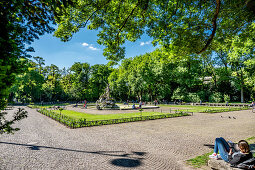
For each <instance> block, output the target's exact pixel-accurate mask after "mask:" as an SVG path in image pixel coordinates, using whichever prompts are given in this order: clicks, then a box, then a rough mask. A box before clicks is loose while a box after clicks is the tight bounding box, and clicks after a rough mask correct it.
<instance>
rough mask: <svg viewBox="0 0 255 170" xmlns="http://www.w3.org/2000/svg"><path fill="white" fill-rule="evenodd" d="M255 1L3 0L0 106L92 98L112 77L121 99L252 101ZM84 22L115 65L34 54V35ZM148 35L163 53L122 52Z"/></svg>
mask: <svg viewBox="0 0 255 170" xmlns="http://www.w3.org/2000/svg"><path fill="white" fill-rule="evenodd" d="M254 6H255V4H254V1H252V0H245V1H239V0H234V1H233V0H231V1H230V0H224V1H223V0H215V1H203V0H197V1H178V0H174V1H164V0H160V1H158V0H157V1H153V0H138V1H109V0H99V1H91V0H86V1H79V0H62V1H52V0H38V1H28V0H22V1H8V2H7V1H4V2H1V25H3V26H4V27H2V28H1V32H2V33H3V35H4V36H1V50H0V51H1V62H0V64H1V72H2V74H1V75H0V80H1V87H2V88H1V93H0V95H1V96H0V99H1V103H0V104H1V108H3V107H4V106H5V105H6V101H7V99H8V100H9V101H12V100H14V99H16V101H19V102H41V101H67V100H72V101H79V100H84V99H87V100H90V101H94V100H96V99H97V98H98V97H99V95H100V94H101V93H102V92H103V89H104V88H105V86H106V84H110V88H111V90H112V95H113V97H115V98H116V99H117V100H144V101H152V100H155V99H157V100H167V101H173V100H177V99H179V100H182V101H186V102H195V101H199V100H202V101H211V102H220V101H223V100H224V99H225V101H227V100H231V101H241V102H245V101H250V100H253V98H254V47H253V46H254V35H255V34H254V16H255V15H254V11H255V8H254ZM54 25H57V27H53V26H54ZM82 28H86V29H90V30H98V31H99V33H98V44H100V45H103V46H104V47H105V48H104V53H103V54H104V56H106V58H107V59H108V60H110V61H109V63H108V64H106V65H89V64H88V63H75V64H74V65H73V66H72V67H70V68H61V69H60V68H58V67H57V66H56V65H54V63H53V64H52V65H50V66H45V65H44V61H43V58H40V56H39V57H37V58H34V59H33V60H31V59H32V58H31V55H30V53H29V52H32V51H33V48H32V47H29V44H30V43H31V42H33V41H34V39H38V38H39V36H41V35H43V34H44V33H52V32H53V31H54V30H55V33H54V35H55V36H56V37H58V38H60V40H62V41H70V40H71V38H72V36H73V34H75V33H76V32H78V31H79V30H80V29H82ZM143 34H147V35H148V36H150V37H152V38H153V41H152V44H153V45H155V46H157V47H158V48H157V50H156V51H154V52H152V53H148V54H144V55H142V56H134V57H133V58H128V59H124V57H125V47H124V44H125V42H126V41H131V42H134V41H136V40H138V39H139V38H140V37H141V36H142V35H143ZM42 57H43V56H42ZM121 60H122V61H121ZM118 64H119V65H118ZM15 79H16V80H15ZM14 82H15V83H14Z"/></svg>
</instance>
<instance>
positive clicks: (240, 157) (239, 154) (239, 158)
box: [209, 137, 253, 167]
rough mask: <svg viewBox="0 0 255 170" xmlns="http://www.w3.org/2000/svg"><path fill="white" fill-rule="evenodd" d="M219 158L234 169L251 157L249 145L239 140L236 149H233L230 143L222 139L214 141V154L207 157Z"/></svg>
mask: <svg viewBox="0 0 255 170" xmlns="http://www.w3.org/2000/svg"><path fill="white" fill-rule="evenodd" d="M218 152H219V154H218ZM219 156H220V157H221V159H223V160H224V161H225V162H228V163H230V164H231V166H234V167H236V166H237V165H238V164H240V163H242V162H244V161H246V160H248V159H250V158H252V157H253V155H252V153H251V152H250V148H249V144H248V142H246V141H245V140H240V141H239V142H238V148H235V147H234V143H232V142H230V141H229V143H228V142H227V141H226V140H225V139H224V138H222V137H220V138H216V139H215V145H214V153H213V154H212V155H209V158H214V159H218V158H219Z"/></svg>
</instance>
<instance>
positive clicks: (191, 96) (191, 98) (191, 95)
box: [187, 93, 200, 103]
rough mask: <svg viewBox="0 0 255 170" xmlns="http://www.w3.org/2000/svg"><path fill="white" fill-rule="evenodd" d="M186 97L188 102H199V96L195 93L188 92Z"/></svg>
mask: <svg viewBox="0 0 255 170" xmlns="http://www.w3.org/2000/svg"><path fill="white" fill-rule="evenodd" d="M187 97H188V99H189V101H190V102H193V103H199V102H200V97H199V96H198V94H196V93H189V94H188V96H187Z"/></svg>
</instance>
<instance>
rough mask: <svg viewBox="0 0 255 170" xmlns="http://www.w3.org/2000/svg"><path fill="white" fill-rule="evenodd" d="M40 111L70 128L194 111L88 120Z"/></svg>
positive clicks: (169, 115) (182, 114) (158, 117)
mask: <svg viewBox="0 0 255 170" xmlns="http://www.w3.org/2000/svg"><path fill="white" fill-rule="evenodd" d="M37 111H38V112H39V113H41V114H44V115H46V116H48V117H50V118H52V119H54V120H56V121H58V122H60V123H62V124H64V125H66V126H67V127H70V128H80V127H89V126H101V125H110V124H119V123H127V122H136V121H146V120H155V119H164V118H173V117H182V116H191V114H192V115H193V113H192V112H182V111H180V112H175V113H173V114H164V115H151V116H141V117H130V118H122V119H109V120H96V121H86V119H79V120H75V119H73V118H71V117H68V116H65V115H62V114H60V113H56V112H52V111H50V110H47V109H38V110H37Z"/></svg>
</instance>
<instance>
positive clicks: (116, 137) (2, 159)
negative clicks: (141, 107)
mask: <svg viewBox="0 0 255 170" xmlns="http://www.w3.org/2000/svg"><path fill="white" fill-rule="evenodd" d="M26 109H27V110H28V112H29V115H28V118H27V119H24V120H22V121H21V122H19V123H18V124H17V126H18V127H20V128H21V130H20V131H19V132H17V133H15V134H14V135H6V134H5V135H2V136H1V138H0V169H96V170H97V169H130V168H132V169H151V170H155V169H185V168H186V167H184V166H183V163H182V162H183V161H185V160H187V159H189V158H193V157H195V156H197V155H201V154H203V153H206V152H209V151H211V149H210V148H209V147H208V146H211V145H212V144H213V142H214V139H215V137H219V136H223V137H225V138H227V139H229V140H232V141H238V140H240V139H246V138H248V137H251V136H254V132H255V126H254V118H255V113H252V112H251V111H236V112H225V113H216V114H204V113H195V114H194V116H188V117H179V118H169V119H159V120H152V121H144V122H131V123H124V124H115V125H107V126H98V127H89V128H80V129H69V128H66V127H65V126H63V125H61V124H59V123H58V122H56V121H54V120H52V119H50V118H48V117H46V116H44V115H41V114H40V113H37V112H36V111H35V110H34V109H29V108H26ZM9 112H13V111H9ZM229 116H230V118H229ZM233 117H234V118H235V119H234V118H233Z"/></svg>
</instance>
